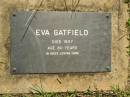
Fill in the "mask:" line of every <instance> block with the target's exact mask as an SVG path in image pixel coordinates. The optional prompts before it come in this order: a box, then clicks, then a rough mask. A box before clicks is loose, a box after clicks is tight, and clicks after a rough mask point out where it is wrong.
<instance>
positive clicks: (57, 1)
mask: <svg viewBox="0 0 130 97" xmlns="http://www.w3.org/2000/svg"><path fill="white" fill-rule="evenodd" d="M66 1H67V2H66V5H67V8H66V7H65V3H64V0H43V3H42V5H41V6H40V7H39V5H40V2H41V0H0V93H28V92H29V90H30V88H31V87H33V86H34V85H42V87H43V89H44V90H45V91H54V92H64V91H67V90H70V91H71V90H78V91H85V90H87V89H88V88H89V87H90V89H95V88H98V89H103V90H109V89H110V88H111V86H115V85H119V86H120V87H121V88H122V89H124V88H125V87H126V85H127V76H128V70H127V69H128V56H127V53H126V51H127V49H126V47H127V46H128V41H127V39H126V37H123V38H120V37H122V36H123V35H124V34H126V33H127V29H126V25H125V24H126V20H127V18H128V14H127V5H126V4H124V3H123V1H122V0H102V1H99V0H80V3H79V5H78V6H77V8H76V9H75V7H74V6H72V5H73V4H72V2H71V1H72V0H66ZM34 9H38V10H43V11H54V10H59V11H64V10H76V11H95V12H111V13H112V46H111V48H112V49H111V50H112V72H110V73H91V74H90V73H83V74H77V73H75V74H40V75H38V74H35V75H29V74H26V75H11V74H10V65H9V63H10V62H9V56H10V50H9V49H10V33H11V32H10V20H9V16H10V14H11V13H12V12H13V11H15V10H27V11H28V10H34Z"/></svg>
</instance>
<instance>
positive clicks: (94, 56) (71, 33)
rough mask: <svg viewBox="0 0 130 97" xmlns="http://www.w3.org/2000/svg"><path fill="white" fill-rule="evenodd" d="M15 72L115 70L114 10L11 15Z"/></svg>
mask: <svg viewBox="0 0 130 97" xmlns="http://www.w3.org/2000/svg"><path fill="white" fill-rule="evenodd" d="M10 59H11V60H10V61H11V73H12V74H20V73H71V72H72V73H73V72H78V73H80V72H110V71H111V13H105V12H103V13H98V12H43V11H37V12H36V11H29V12H26V11H22V12H15V13H13V14H12V15H11V56H10Z"/></svg>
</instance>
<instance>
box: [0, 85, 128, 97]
mask: <svg viewBox="0 0 130 97" xmlns="http://www.w3.org/2000/svg"><path fill="white" fill-rule="evenodd" d="M0 97H130V89H127V90H121V89H120V88H119V86H115V87H112V88H111V91H103V90H98V89H95V91H92V90H90V89H87V90H86V91H84V92H77V91H67V92H64V93H58V92H45V91H44V89H43V88H42V87H40V86H35V87H33V88H31V91H30V94H18V95H17V94H16V95H1V96H0Z"/></svg>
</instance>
